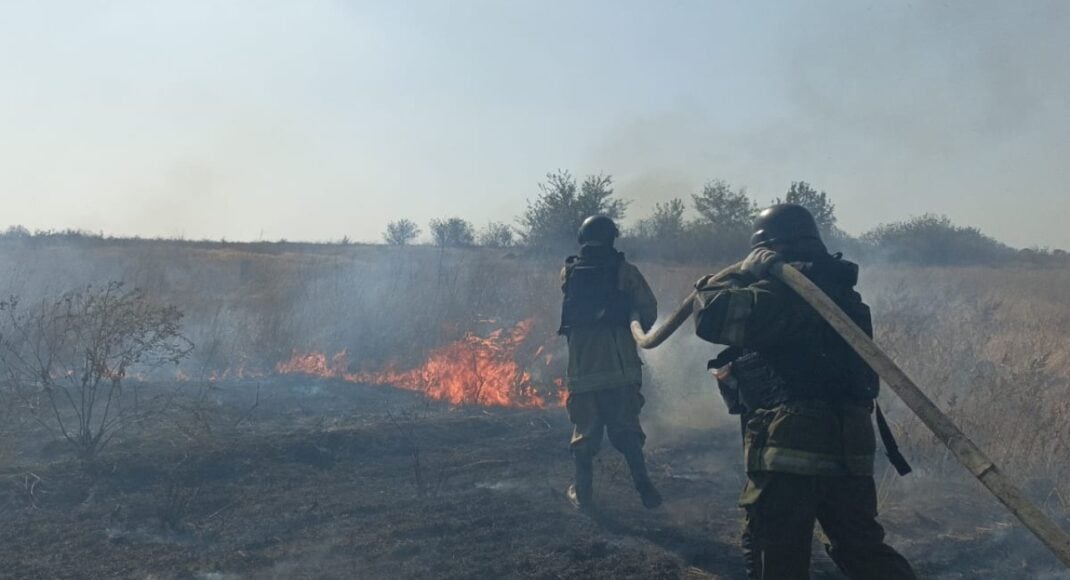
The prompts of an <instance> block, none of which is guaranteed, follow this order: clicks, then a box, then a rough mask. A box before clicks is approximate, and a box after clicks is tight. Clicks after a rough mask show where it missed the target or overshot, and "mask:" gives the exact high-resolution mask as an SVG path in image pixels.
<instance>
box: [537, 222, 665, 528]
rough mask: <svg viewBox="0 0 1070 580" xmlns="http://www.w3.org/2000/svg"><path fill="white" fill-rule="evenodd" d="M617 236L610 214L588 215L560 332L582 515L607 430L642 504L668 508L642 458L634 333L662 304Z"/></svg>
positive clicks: (571, 266) (572, 496) (565, 286)
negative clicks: (633, 323)
mask: <svg viewBox="0 0 1070 580" xmlns="http://www.w3.org/2000/svg"><path fill="white" fill-rule="evenodd" d="M618 235H620V234H619V231H618V230H617V226H616V225H615V224H614V223H613V220H611V219H609V218H608V217H605V216H592V217H589V218H587V219H586V220H584V222H583V225H582V226H580V231H579V241H580V255H579V256H572V257H570V258H569V259H568V260H567V262H566V264H565V268H564V269H563V270H562V272H561V279H562V287H561V288H562V290H563V291H564V294H565V298H564V303H563V305H562V307H561V328H560V330H559V331H558V332H559V333H560V334H562V335H564V336H566V337H567V338H568V355H569V357H568V374H567V385H568V391H569V395H568V404H567V407H568V416H569V419H570V420H571V421H572V423H573V425H574V429H573V432H572V442H571V445H570V448H571V450H572V457H573V460H574V461H575V464H576V481H575V483H574V484H573V485H571V486H569V488H568V497H569V500H570V501H571V502H572V503H573V504H574V505H575V506H576V507H577V508H580V509H583V510H589V509H592V508H593V507H594V503H593V462H594V456H595V454H597V453H598V449H599V447H600V446H601V444H602V437H603V432H605V433H606V434H608V435H609V441H610V442H611V443H612V444H613V446H614V447H616V448H617V450H618V451H620V452H621V453H623V454H624V459H625V460H626V461H627V462H628V468H629V469H630V470H631V474H632V480H633V481H634V482H635V487H636V489H637V490H638V491H639V495H640V497H641V498H642V501H643V505H644V506H646V507H647V508H656V507H658V506H659V505H661V495H659V494H658V491H657V489H656V488H655V487H654V484H653V483H652V482H651V481H650V476H649V475H648V474H647V471H646V462H645V460H644V458H643V443H644V441H645V440H646V435H645V434H644V433H643V428H642V427H641V426H640V424H639V411H640V410H641V409H642V408H643V403H644V400H643V396H642V395H641V394H640V393H639V389H640V387H641V386H642V381H643V373H642V365H643V363H642V361H640V360H639V353H638V351H637V348H636V345H635V340H634V339H633V338H632V334H631V332H630V330H629V321H630V317H631V313H632V312H633V311H634V312H638V313H639V319H640V322H641V324H642V325H643V327H644V328H648V329H649V328H650V327H651V326H652V325H653V324H654V320H655V319H656V318H657V316H658V304H657V300H656V299H655V298H654V293H653V292H651V291H650V286H648V285H647V283H646V280H645V279H644V278H643V275H642V274H640V273H639V270H638V269H637V268H636V267H635V266H633V265H632V264H630V263H628V262H627V261H626V260H625V259H624V254H622V253H620V252H618V251H617V250H616V249H614V248H613V241H614V240H615V239H616V238H617V236H618Z"/></svg>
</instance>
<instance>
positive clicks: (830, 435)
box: [694, 204, 915, 580]
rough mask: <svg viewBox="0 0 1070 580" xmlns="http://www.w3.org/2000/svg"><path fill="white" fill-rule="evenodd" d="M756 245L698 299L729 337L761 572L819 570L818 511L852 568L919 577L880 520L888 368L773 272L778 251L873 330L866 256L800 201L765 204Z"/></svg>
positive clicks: (727, 370)
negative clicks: (876, 478)
mask: <svg viewBox="0 0 1070 580" xmlns="http://www.w3.org/2000/svg"><path fill="white" fill-rule="evenodd" d="M751 245H752V246H753V250H752V252H751V253H750V255H749V256H747V258H746V259H745V260H743V261H742V262H740V263H739V264H737V265H735V266H732V267H729V268H727V269H725V270H723V271H721V272H720V273H718V274H715V275H711V276H707V277H705V278H703V279H702V280H699V282H698V284H697V290H698V293H697V297H696V299H695V304H694V313H695V314H694V317H695V331H696V334H697V335H698V336H699V337H700V338H702V339H704V340H707V341H709V342H713V343H716V344H723V345H727V346H728V347H729V348H728V349H727V350H725V351H724V352H722V353H721V355H720V356H718V358H717V359H715V360H713V361H710V368H711V370H713V371H714V373H715V375H716V376H717V378H718V382H719V386H720V388H721V394H722V395H723V396H724V398H725V402H726V403H727V404H728V407H729V411H730V412H733V413H737V414H741V415H742V422H743V447H744V463H745V467H746V472H747V482H746V485H745V487H744V490H743V494H742V497H741V499H740V505H741V507H743V508H744V510H745V512H746V519H745V526H744V534H743V549H744V559H745V564H746V566H747V571H748V574H749V577H750V578H752V579H776V580H792V579H801V578H809V577H810V575H809V566H810V546H811V541H812V538H813V532H814V522H815V520H816V521H817V522H820V524H821V528H822V530H823V531H824V533H825V535H826V536H827V538H828V543H827V545H826V549H827V551H828V553H829V555H830V556H831V557H832V559H833V561H835V562H836V564H837V566H838V567H839V568H840V570H842V571H843V572H844V573H845V574H846V575H847V576H848V577H849V578H852V579H860V578H863V579H865V578H873V579H876V578H881V579H894V580H898V579H912V578H914V577H915V576H914V572H913V571H912V570H911V567H910V564H909V563H908V562H907V561H906V559H904V558H903V557H902V556H901V555H899V553H897V552H896V551H895V550H894V549H893V548H891V547H890V546H888V545H887V544H885V543H884V529H883V528H882V527H881V525H880V524H879V523H877V519H876V517H877V494H876V489H875V486H874V482H873V461H874V453H875V450H876V437H875V436H874V430H873V424H872V416H873V413H874V408H875V407H874V399H875V398H876V396H877V390H878V386H879V381H878V377H877V375H876V373H874V372H873V370H872V369H870V368H869V366H868V365H866V363H865V362H864V361H863V360H862V359H861V357H859V356H858V355H857V354H856V353H855V352H854V351H853V350H851V348H850V347H849V346H848V345H847V343H846V342H844V341H843V339H842V338H840V336H839V335H838V334H836V332H835V331H834V330H833V329H832V328H831V327H830V326H829V325H828V323H826V322H825V321H824V320H823V319H822V318H821V317H820V315H819V314H818V313H817V312H816V311H814V310H813V309H812V308H811V307H810V306H809V305H808V304H806V303H805V302H804V301H803V300H802V298H801V297H799V296H798V295H797V294H795V292H793V291H792V290H791V289H790V288H789V287H788V286H787V285H785V284H784V283H782V282H781V281H780V280H777V279H775V278H773V277H772V276H769V275H768V272H769V268H770V266H771V265H772V264H773V263H775V262H776V261H777V260H783V261H785V262H788V263H791V264H792V265H793V266H795V267H796V268H798V269H799V270H800V271H801V272H802V273H803V274H804V275H806V276H807V277H808V278H809V279H810V280H811V281H813V282H814V284H816V285H817V286H818V287H820V288H821V289H822V290H823V291H825V293H826V294H828V295H829V297H830V298H832V300H833V301H834V302H835V303H836V304H837V305H838V306H839V307H840V308H841V309H843V310H844V312H846V313H847V314H848V316H850V317H851V319H852V320H853V321H854V322H855V323H856V324H858V326H859V327H861V328H862V329H863V330H865V331H866V332H867V333H870V334H872V320H871V318H870V311H869V307H868V306H866V304H865V303H864V302H862V297H861V296H860V295H859V294H858V292H856V291H855V289H854V286H855V285H856V284H857V282H858V266H857V265H855V264H854V263H852V262H848V261H846V260H843V259H842V258H841V256H840V255H839V254H836V255H830V254H829V252H828V250H826V248H825V245H824V243H823V242H822V240H821V235H820V232H819V230H818V227H817V224H816V223H815V222H814V218H813V216H812V215H811V214H810V212H809V211H808V210H806V208H804V207H802V206H799V205H794V204H779V205H774V206H772V207H770V208H768V209H765V210H764V211H762V212H761V213H760V214H759V216H758V219H757V221H756V223H755V226H754V235H753V237H752V238H751ZM878 413H879V411H878ZM881 419H882V417H880V416H879V414H878V423H880V420H881ZM881 431H882V433H881V434H882V437H884V436H885V434H886V433H885V432H886V431H887V430H886V429H882V430H881ZM888 436H889V437H890V431H888ZM885 447H886V449H887V450H888V452H889V458H892V459H893V463H896V461H897V459H898V460H899V461H901V460H902V458H901V457H898V458H896V457H893V455H895V454H893V451H894V449H895V446H894V442H891V443H890V442H889V441H888V440H886V441H885ZM900 466H901V465H900V464H897V468H899V467H900ZM902 466H905V462H903V463H902ZM906 469H909V468H908V467H907V468H906ZM902 472H903V471H902V470H901V473H902Z"/></svg>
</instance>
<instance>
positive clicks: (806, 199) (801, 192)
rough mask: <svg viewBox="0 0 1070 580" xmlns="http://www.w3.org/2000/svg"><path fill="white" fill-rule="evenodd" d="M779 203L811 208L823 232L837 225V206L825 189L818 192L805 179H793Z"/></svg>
mask: <svg viewBox="0 0 1070 580" xmlns="http://www.w3.org/2000/svg"><path fill="white" fill-rule="evenodd" d="M776 202H777V203H794V204H798V205H801V206H803V207H805V208H806V209H808V210H810V213H812V214H813V215H814V221H816V222H817V227H819V228H821V231H822V232H825V233H828V232H831V231H832V229H833V228H834V227H835V226H836V213H835V212H836V206H835V204H833V203H832V200H831V199H829V196H828V194H827V193H825V192H824V191H822V192H820V193H819V192H818V191H817V190H816V189H814V188H813V187H811V186H810V184H809V183H806V182H805V181H793V182H791V187H790V188H788V193H787V194H785V195H784V199H783V200H780V199H777V200H776Z"/></svg>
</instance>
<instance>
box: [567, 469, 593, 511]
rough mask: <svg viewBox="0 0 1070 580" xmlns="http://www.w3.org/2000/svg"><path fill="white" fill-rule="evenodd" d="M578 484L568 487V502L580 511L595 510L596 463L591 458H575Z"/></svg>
mask: <svg viewBox="0 0 1070 580" xmlns="http://www.w3.org/2000/svg"><path fill="white" fill-rule="evenodd" d="M574 461H575V462H576V482H575V483H573V484H572V485H570V486H568V493H567V496H568V501H570V502H572V505H573V506H575V507H576V509H578V510H580V511H585V512H589V511H593V510H594V461H593V460H592V459H591V458H590V457H575V458H574Z"/></svg>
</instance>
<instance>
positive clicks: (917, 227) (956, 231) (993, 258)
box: [862, 214, 1014, 265]
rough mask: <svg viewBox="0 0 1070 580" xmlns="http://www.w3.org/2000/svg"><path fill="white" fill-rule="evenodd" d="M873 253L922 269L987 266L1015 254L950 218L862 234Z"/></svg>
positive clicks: (902, 223) (928, 219) (927, 218)
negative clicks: (923, 266) (932, 266)
mask: <svg viewBox="0 0 1070 580" xmlns="http://www.w3.org/2000/svg"><path fill="white" fill-rule="evenodd" d="M862 242H863V243H865V244H866V245H867V246H869V249H870V251H872V252H874V253H875V254H877V255H878V256H881V257H884V258H886V259H888V260H890V261H893V262H909V263H913V264H922V265H930V264H931V265H951V264H985V263H993V262H998V261H1000V260H1005V259H1009V258H1011V257H1012V256H1013V254H1014V250H1012V249H1011V248H1009V247H1007V246H1006V245H1004V244H1002V243H1000V242H998V241H996V240H994V239H992V238H990V237H988V236H986V235H985V234H983V233H982V232H981V231H980V230H978V229H977V228H973V227H963V226H956V225H955V224H953V223H951V220H950V219H948V217H947V216H943V215H933V214H925V215H921V216H917V217H913V218H910V219H908V220H904V221H900V222H894V223H890V224H881V225H879V226H877V227H875V228H873V229H872V230H870V231H868V232H866V233H864V234H862Z"/></svg>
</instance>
